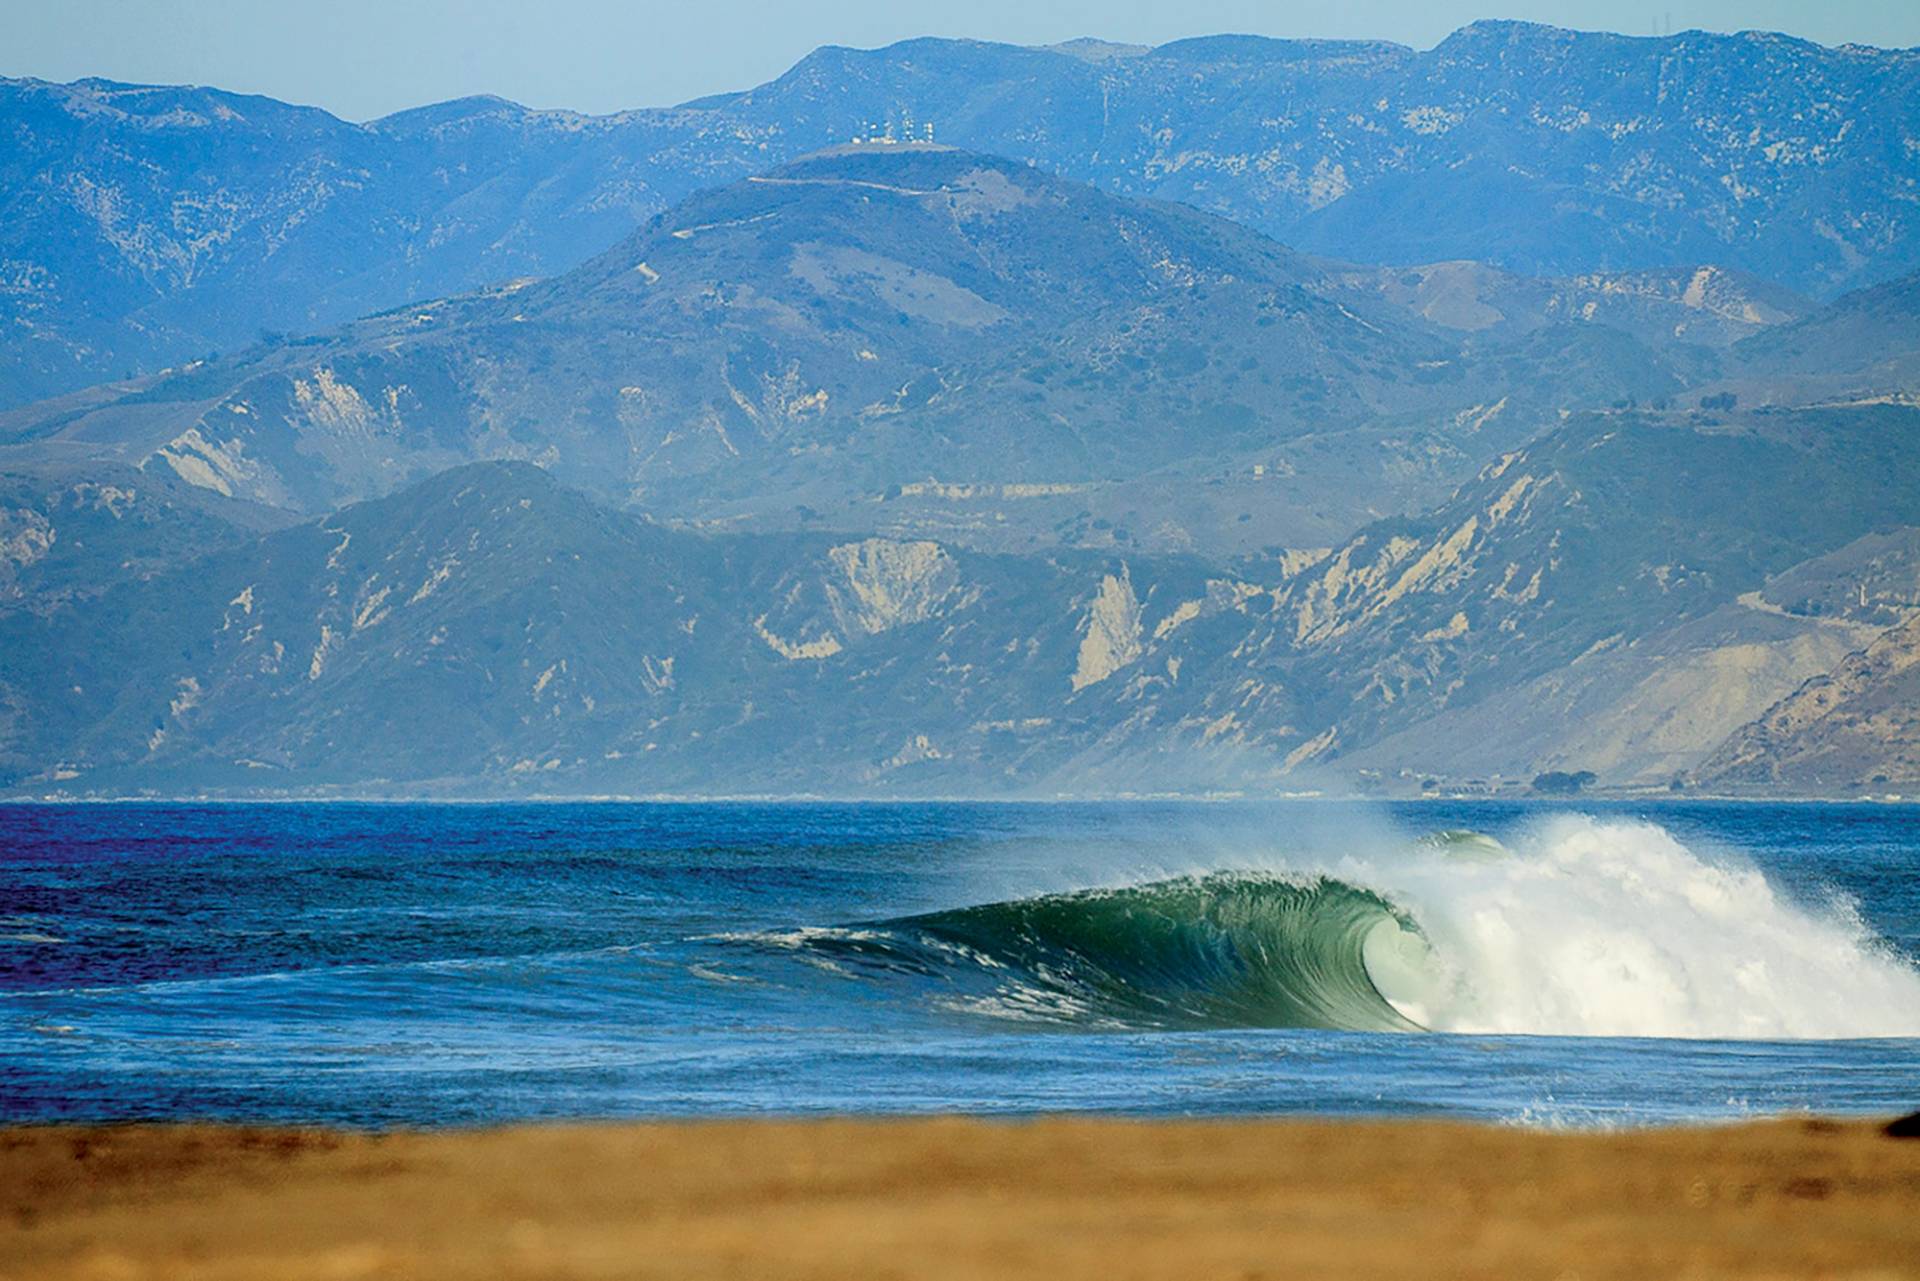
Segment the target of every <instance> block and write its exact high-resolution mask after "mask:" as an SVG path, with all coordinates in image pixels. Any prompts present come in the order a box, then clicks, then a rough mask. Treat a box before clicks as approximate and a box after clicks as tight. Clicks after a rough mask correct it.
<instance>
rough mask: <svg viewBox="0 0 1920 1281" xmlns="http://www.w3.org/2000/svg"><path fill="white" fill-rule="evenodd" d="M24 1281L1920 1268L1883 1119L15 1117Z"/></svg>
mask: <svg viewBox="0 0 1920 1281" xmlns="http://www.w3.org/2000/svg"><path fill="white" fill-rule="evenodd" d="M0 1214H3V1215H4V1221H3V1222H0V1276H5V1277H8V1278H13V1277H21V1278H37V1277H88V1278H100V1279H102V1281H108V1279H113V1278H140V1277H219V1278H226V1277H232V1278H248V1279H249V1281H252V1279H254V1278H267V1279H279V1278H308V1277H312V1278H333V1279H336V1281H338V1279H344V1278H354V1277H409V1278H442V1277H445V1278H453V1277H459V1278H482V1277H507V1278H513V1277H625V1276H641V1277H662V1278H668V1277H670V1278H676V1279H689V1278H704V1277H768V1278H775V1277H778V1278H791V1277H803V1278H812V1277H822V1278H824V1277H835V1278H840V1277H846V1278H875V1277H941V1278H945V1277H952V1278H989V1277H1002V1276H1040V1277H1044V1278H1046V1279H1047V1281H1070V1279H1072V1278H1081V1277H1085V1278H1090V1279H1091V1278H1099V1279H1100V1281H1114V1279H1116V1278H1132V1277H1142V1278H1144V1277H1155V1278H1161V1277H1165V1278H1182V1279H1184V1278H1200V1277H1231V1278H1253V1277H1271V1278H1292V1277H1308V1276H1310V1277H1367V1278H1378V1277H1437V1276H1447V1277H1452V1276H1478V1277H1501V1278H1509V1277H1513V1278H1521V1277H1543V1278H1569V1279H1570V1278H1576V1277H1577V1278H1579V1279H1580V1281H1596V1279H1597V1278H1605V1277H1631V1278H1636V1279H1638V1278H1648V1277H1666V1276H1686V1277H1698V1278H1708V1277H1734V1276H1738V1277H1812V1276H1822V1277H1907V1276H1910V1277H1920V1141H1911V1140H1899V1139H1892V1138H1887V1137H1885V1136H1884V1135H1882V1133H1881V1132H1880V1128H1879V1127H1878V1126H1877V1125H1870V1124H1865V1123H1846V1124H1834V1123H1830V1122H1822V1121H1807V1120H1792V1121H1778V1122H1770V1123H1765V1124H1755V1125H1744V1126H1739V1127H1734V1128H1726V1129H1690V1130H1661V1131H1644V1132H1637V1133H1627V1134H1545V1133H1538V1132H1530V1131H1525V1130H1515V1129H1501V1128H1487V1127H1473V1126H1465V1125H1455V1124H1445V1123H1436V1122H1318V1121H1214V1122H1133V1121H1120V1120H1078V1119H1075V1120H1068V1119H1058V1120H1041V1121H1032V1122H1012V1121H964V1120H948V1119H941V1120H875V1121H851V1120H833V1121H742V1122H731V1121H729V1122H706V1123H687V1124H669V1123H659V1124H638V1125H629V1124H606V1125H579V1126H552V1127H529V1128H519V1129H507V1130H491V1131H474V1132H451V1133H444V1132H443V1133H433V1134H415V1133H403V1134H388V1135H380V1136H374V1135H358V1134H334V1133H325V1132H318V1131H290V1130H261V1129H237V1128H221V1127H152V1128H105V1129H101V1128H67V1127H44V1128H42V1127H27V1128H20V1129H13V1130H0Z"/></svg>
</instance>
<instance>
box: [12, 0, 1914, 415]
mask: <svg viewBox="0 0 1920 1281" xmlns="http://www.w3.org/2000/svg"><path fill="white" fill-rule="evenodd" d="M1916 119H1920V53H1916V52H1915V51H1912V50H1881V49H1870V48H1863V47H1858V46H1845V47H1841V48H1825V47H1822V46H1819V45H1816V44H1811V43H1808V42H1806V41H1801V40H1795V39H1792V38H1789V37H1785V36H1780V35H1774V34H1769V33H1763V32H1745V33H1741V34H1739V35H1731V36H1723V35H1715V34H1711V33H1705V32H1684V33H1680V34H1677V35H1674V36H1669V37H1661V38H1653V39H1649V38H1634V37H1625V36H1617V35H1609V34H1604V33H1583V32H1571V31H1564V30H1559V29H1556V28H1551V27H1542V26H1535V25H1531V24H1525V23H1514V22H1479V23H1474V24H1472V25H1471V26H1468V27H1465V28H1463V29H1461V30H1460V31H1458V32H1456V33H1455V34H1454V35H1453V36H1451V37H1449V38H1448V39H1447V40H1445V41H1443V42H1441V43H1440V44H1439V45H1438V46H1436V47H1435V48H1433V49H1431V50H1426V51H1417V50H1413V49H1409V48H1406V47H1403V46H1399V45H1393V44H1386V43H1378V42H1341V41H1296V40H1269V39H1256V38H1251V37H1227V36H1223V37H1211V38H1204V39H1193V40H1182V41H1177V42H1174V43H1172V44H1168V45H1163V46H1160V47H1158V48H1143V47H1136V46H1125V45H1114V44H1105V43H1101V42H1097V41H1079V42H1074V43H1071V44H1068V45H1061V46H1055V47H1051V48H1022V47H1016V46H1008V45H995V44H986V43H979V42H972V41H953V40H933V39H924V40H913V41H908V42H905V43H902V44H897V45H892V46H888V47H886V48H884V49H877V50H852V49H843V48H824V49H821V50H818V51H817V52H815V53H813V54H811V55H809V56H808V57H807V58H805V59H803V60H802V61H801V62H800V63H799V64H797V65H796V66H795V67H794V68H793V69H792V70H790V71H789V72H788V73H787V74H785V75H783V76H781V77H780V78H779V79H777V80H775V81H772V82H770V83H768V84H766V85H762V86H760V87H758V88H755V89H752V90H748V91H746V92H742V93H735V94H723V95H719V96H716V97H712V98H707V99H702V100H699V101H696V102H691V103H686V104H683V105H681V106H678V107H672V108H655V109H640V110H634V111H628V112H622V113H618V114H616V115H611V116H582V115H578V114H575V113H571V112H564V111H536V110H531V109H528V108H525V107H521V106H518V105H516V104H514V103H510V102H506V101H502V100H500V99H495V98H473V99H463V100H459V101H455V102H449V103H442V104H438V105H435V106H430V107H423V108H420V109H417V110H413V111H406V112H402V113H399V114H398V115H394V116H389V117H385V118H383V119H380V120H376V121H372V122H370V123H367V124H353V123H349V122H346V121H342V120H339V119H337V118H335V117H332V116H330V115H327V114H326V113H324V112H321V111H318V110H315V109H312V108H304V107H296V106H291V105H288V104H285V103H280V102H276V101H273V100H271V99H267V98H260V97H248V96H242V95H235V94H228V93H223V92H220V91H218V90H214V89H206V88H184V87H167V86H140V85H123V84H115V83H111V82H107V81H100V80H83V81H78V82H75V83H72V84H66V85H56V84H48V83H45V82H40V81H33V80H8V81H0V121H4V122H5V126H6V129H7V134H8V138H9V147H8V148H7V150H6V152H5V153H4V155H0V211H3V212H4V215H5V216H4V218H0V308H4V311H0V317H4V319H5V321H6V324H5V325H4V335H3V337H0V406H5V405H9V404H12V405H18V404H21V403H25V402H26V401H29V400H32V399H38V398H43V397H46V396H49V395H54V394H58V393H61V392H64V391H68V390H73V389H75V388H78V387H81V386H85V385H88V384H92V383H96V382H100V381H103V380H105V379H109V378H119V377H123V376H126V375H128V374H137V373H149V372H153V371H154V370H156V369H158V368H160V367H162V366H166V365H172V364H178V363H180V362H182V361H184V360H187V359H191V358H194V357H198V356H202V355H205V354H206V353H207V352H209V351H231V350H234V349H236V348H238V347H240V346H244V345H247V344H249V343H252V342H254V341H256V340H257V339H258V338H259V337H260V336H261V334H262V333H263V332H283V333H294V334H300V333H308V332H314V331H317V330H320V329H325V328H327V327H329V326H331V325H334V324H337V323H340V322H342V321H346V320H349V319H352V318H354V317H356V316H359V315H363V314H365V313H368V312H371V311H376V310H380V309H383V308H386V307H392V306H396V305H399V304H402V303H406V302H409V301H413V300H417V299H422V298H432V297H441V296H445V295H449V294H455V293H463V292H467V291H469V290H472V289H475V288H479V287H483V286H487V285H499V284H504V283H506V282H508V281H510V280H513V279H515V278H519V277H523V276H528V275H538V276H546V275H551V274H554V273H557V272H560V271H564V270H566V269H569V268H571V267H573V266H576V265H578V264H579V263H580V262H582V261H584V260H586V259H587V258H590V257H591V256H593V255H594V254H596V253H599V252H601V251H602V250H604V249H607V248H608V247H610V246H612V245H614V244H615V243H617V242H618V241H620V240H621V239H622V238H623V237H625V236H626V235H628V234H629V233H630V232H631V231H632V229H633V228H634V227H635V226H636V225H637V224H639V223H640V222H642V221H644V220H645V219H646V218H648V217H651V216H653V215H655V214H658V213H660V212H661V211H663V210H665V209H666V208H668V207H670V206H672V205H674V204H676V203H678V202H679V201H680V200H682V199H684V198H686V197H687V196H688V195H690V194H692V193H693V192H694V191H696V190H699V189H701V188H703V187H708V186H713V185H719V184H723V183H726V182H730V181H735V180H738V179H740V178H743V177H746V176H749V175H751V174H755V173H760V172H764V171H765V170H767V169H769V168H771V167H773V166H775V165H778V164H781V163H786V162H790V161H793V160H796V159H798V158H800V157H801V156H804V155H807V154H810V153H813V152H815V151H818V150H820V149H822V148H825V147H828V146H833V145H836V144H841V143H844V142H846V141H848V140H849V139H851V138H853V137H856V136H864V135H865V134H867V133H869V132H873V131H874V130H875V129H876V127H880V128H884V129H887V130H890V131H896V130H897V131H898V132H899V133H900V134H901V135H902V136H904V135H905V133H907V132H909V121H910V120H917V121H920V122H930V123H932V124H934V125H935V126H936V127H937V130H938V134H937V136H938V138H939V140H941V141H944V142H951V143H955V144H957V145H960V146H962V147H965V148H968V149H972V150H977V151H982V152H987V153H992V154H997V155H1005V156H1009V157H1012V158H1015V159H1018V160H1021V161H1026V162H1031V163H1033V164H1036V165H1038V166H1040V167H1042V168H1044V169H1047V170H1048V171H1050V172H1055V173H1058V174H1060V175H1062V176H1065V177H1069V178H1074V179H1078V180H1082V181H1086V182H1091V183H1093V184H1095V185H1096V186H1098V187H1100V188H1101V189H1102V190H1105V191H1109V192H1111V193H1114V194H1119V195H1125V196H1136V197H1154V198H1158V199H1165V200H1174V201H1179V202H1183V203H1186V204H1189V205H1192V206H1194V207H1196V208H1200V209H1203V210H1206V211H1210V212H1213V213H1216V214H1219V215H1222V216H1225V217H1228V218H1231V219H1233V220H1235V221H1238V222H1241V223H1243V224H1245V225H1246V226H1248V227H1251V228H1253V229H1255V230H1259V231H1262V232H1265V233H1267V234H1269V235H1273V236H1276V237H1278V238H1279V239H1281V240H1283V241H1284V242H1286V243H1288V244H1290V245H1292V246H1293V247H1295V248H1296V249H1299V250H1302V251H1305V252H1309V253H1315V254H1319V255H1324V256H1328V257H1332V258H1336V259H1340V260H1349V261H1363V262H1369V263H1376V264H1387V265H1395V266H1406V265H1414V264H1419V263H1427V262H1441V261H1452V260H1461V259H1467V260H1476V261H1482V262H1486V263H1489V264H1492V265H1495V266H1498V267H1501V268H1503V269H1506V270H1509V271H1513V272H1517V273H1520V274H1522V275H1529V276H1550V277H1568V276H1581V275H1586V274H1589V273H1594V272H1603V273H1619V272H1627V271H1640V270H1659V269H1671V268H1674V267H1678V266H1694V265H1698V264H1703V263H1711V264H1716V265H1718V266H1720V267H1722V268H1724V269H1728V270H1732V271H1742V272H1746V273H1749V274H1751V275H1753V276H1757V277H1759V278H1761V279H1763V280H1767V281H1773V282H1777V283H1778V284H1779V285H1783V286H1786V287H1787V288H1789V289H1792V290H1797V291H1800V292H1802V293H1806V294H1810V295H1812V296H1814V297H1816V298H1819V299H1822V300H1825V299H1828V298H1831V297H1832V296H1835V295H1837V294H1838V293H1840V292H1844V291H1845V290H1848V289H1852V288H1857V287H1861V286H1865V285H1870V284H1875V283H1878V282H1880V281H1882V280H1886V279H1890V278H1893V277H1896V276H1899V275H1903V274H1905V273H1907V272H1910V271H1912V270H1914V269H1915V268H1916V267H1920V239H1917V238H1916V234H1915V220H1914V215H1913V213H1912V210H1913V207H1914V201H1915V197H1916V185H1915V184H1916V179H1915V173H1914V170H1915V160H1914V157H1915V155H1916V148H1920V138H1917V137H1916V133H1915V128H1914V125H1913V123H1912V122H1913V121H1914V120H1916ZM882 122H884V123H882ZM924 127H925V126H924V124H912V125H911V132H913V133H915V134H916V136H918V134H919V133H920V132H921V131H922V130H923V129H924Z"/></svg>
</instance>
